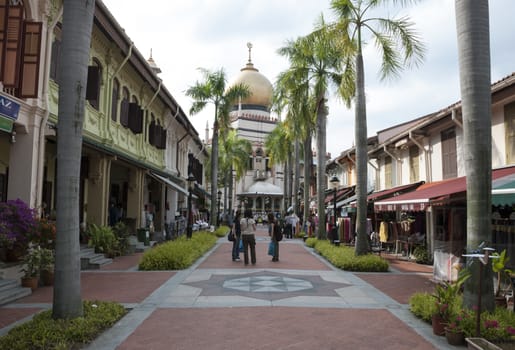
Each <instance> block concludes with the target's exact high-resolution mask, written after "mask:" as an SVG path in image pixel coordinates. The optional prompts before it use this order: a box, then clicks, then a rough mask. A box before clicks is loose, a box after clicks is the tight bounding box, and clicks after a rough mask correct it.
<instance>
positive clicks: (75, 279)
mask: <svg viewBox="0 0 515 350" xmlns="http://www.w3.org/2000/svg"><path fill="white" fill-rule="evenodd" d="M94 10H95V2H94V1H80V0H65V1H64V3H63V31H62V33H63V34H62V51H61V65H60V67H59V69H60V76H61V79H60V83H59V118H58V122H57V130H58V135H57V163H58V164H59V166H58V168H57V182H58V183H59V186H58V187H57V196H56V197H57V201H56V202H57V203H56V204H57V236H56V246H55V254H56V256H55V285H54V300H53V311H52V317H53V318H56V319H65V318H66V319H69V318H76V317H80V316H82V314H83V308H82V298H81V294H80V254H79V251H80V245H79V226H80V225H79V185H80V184H79V179H80V160H81V153H82V126H83V121H84V111H85V104H84V103H85V101H86V78H87V74H88V61H89V49H90V42H91V31H92V27H93V14H94Z"/></svg>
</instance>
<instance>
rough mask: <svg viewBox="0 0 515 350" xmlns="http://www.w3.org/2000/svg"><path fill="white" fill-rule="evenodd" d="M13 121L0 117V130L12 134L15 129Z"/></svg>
mask: <svg viewBox="0 0 515 350" xmlns="http://www.w3.org/2000/svg"><path fill="white" fill-rule="evenodd" d="M13 123H14V122H13V120H12V119H9V118H5V117H2V116H0V130H1V131H6V132H11V131H12V129H13Z"/></svg>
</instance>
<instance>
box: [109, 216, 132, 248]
mask: <svg viewBox="0 0 515 350" xmlns="http://www.w3.org/2000/svg"><path fill="white" fill-rule="evenodd" d="M112 231H113V233H114V236H115V237H116V240H117V245H116V246H117V247H118V251H119V253H120V254H121V255H126V254H129V253H130V252H131V244H130V240H129V237H130V233H129V228H128V227H127V225H126V224H125V223H123V222H122V221H118V222H117V223H116V225H114V226H113V227H112Z"/></svg>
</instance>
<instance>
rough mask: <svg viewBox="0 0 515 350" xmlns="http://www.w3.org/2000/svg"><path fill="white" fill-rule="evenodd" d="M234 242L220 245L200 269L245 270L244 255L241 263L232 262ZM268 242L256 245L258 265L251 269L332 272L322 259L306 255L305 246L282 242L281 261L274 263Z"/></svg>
mask: <svg viewBox="0 0 515 350" xmlns="http://www.w3.org/2000/svg"><path fill="white" fill-rule="evenodd" d="M231 252H232V242H227V243H223V244H220V246H219V247H218V248H216V250H215V251H214V252H213V253H212V254H211V255H210V256H209V257H208V258H207V259H206V260H205V261H204V262H203V263H202V264H200V266H199V268H200V269H215V268H216V269H239V268H243V267H244V265H243V253H240V258H241V261H240V262H235V261H232V253H231ZM267 253H268V242H258V243H257V244H256V265H255V266H252V265H249V267H252V268H260V269H270V268H276V269H293V270H330V268H329V267H328V266H327V265H325V264H324V263H322V262H321V261H320V259H318V258H316V257H315V256H313V255H311V254H307V253H306V249H305V248H304V247H303V245H300V244H294V243H288V242H280V243H279V261H278V262H272V261H271V260H272V257H271V256H269V255H267Z"/></svg>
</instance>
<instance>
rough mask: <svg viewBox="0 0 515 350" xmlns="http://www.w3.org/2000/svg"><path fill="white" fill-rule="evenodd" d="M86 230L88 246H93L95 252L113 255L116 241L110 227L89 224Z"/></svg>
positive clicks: (116, 244) (115, 250)
mask: <svg viewBox="0 0 515 350" xmlns="http://www.w3.org/2000/svg"><path fill="white" fill-rule="evenodd" d="M88 231H89V242H88V246H90V247H93V248H95V253H97V254H106V255H107V256H109V257H114V255H115V254H116V252H117V249H118V241H117V239H116V236H115V235H114V233H113V230H112V228H111V227H109V226H97V225H95V224H91V225H90V226H89V230H88Z"/></svg>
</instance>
